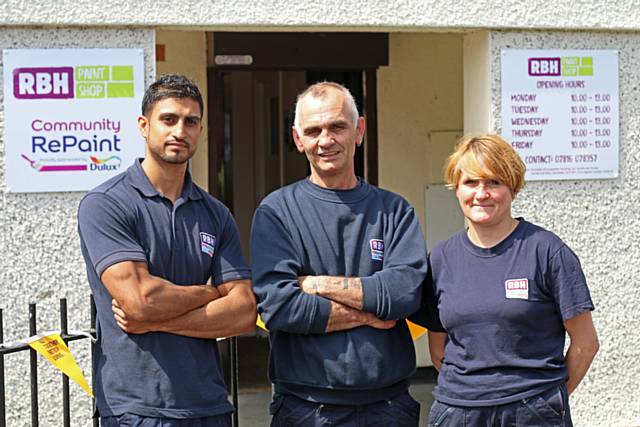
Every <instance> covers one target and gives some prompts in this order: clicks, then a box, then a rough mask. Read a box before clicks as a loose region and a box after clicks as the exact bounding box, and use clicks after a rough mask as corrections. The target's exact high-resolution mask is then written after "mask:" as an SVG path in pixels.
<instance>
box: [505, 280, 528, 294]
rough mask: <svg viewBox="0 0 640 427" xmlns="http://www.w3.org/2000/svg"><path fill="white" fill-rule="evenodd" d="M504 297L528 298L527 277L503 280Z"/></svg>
mask: <svg viewBox="0 0 640 427" xmlns="http://www.w3.org/2000/svg"><path fill="white" fill-rule="evenodd" d="M504 292H505V297H506V298H508V299H529V279H509V280H507V281H506V282H504Z"/></svg>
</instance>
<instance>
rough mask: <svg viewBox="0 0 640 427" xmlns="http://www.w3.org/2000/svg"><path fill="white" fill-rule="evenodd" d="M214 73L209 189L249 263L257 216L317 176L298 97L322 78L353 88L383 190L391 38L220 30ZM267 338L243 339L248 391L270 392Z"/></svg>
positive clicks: (370, 161)
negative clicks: (380, 143)
mask: <svg viewBox="0 0 640 427" xmlns="http://www.w3.org/2000/svg"><path fill="white" fill-rule="evenodd" d="M212 38H213V46H214V49H213V52H212V56H213V58H212V61H211V62H212V63H213V64H214V65H213V66H210V67H209V68H208V72H207V86H208V100H209V101H208V103H209V105H208V107H209V108H208V111H209V117H208V119H209V191H210V192H211V193H212V194H214V195H215V196H216V197H217V198H218V199H219V200H221V201H222V202H223V203H224V204H225V205H227V206H228V207H229V208H230V210H231V211H232V213H233V215H234V217H235V219H236V222H237V224H238V228H239V231H240V238H241V244H242V248H243V251H244V254H245V256H246V257H247V259H248V260H250V253H249V235H250V231H251V221H252V218H253V213H254V211H255V209H256V207H257V206H258V205H259V203H260V201H261V200H262V199H263V198H264V197H265V196H266V195H267V194H269V193H270V192H272V191H274V190H276V189H278V188H280V187H282V186H284V185H287V184H290V183H293V182H295V181H297V180H300V179H303V178H305V177H306V176H308V175H309V173H310V171H309V165H308V162H307V159H306V157H305V156H304V155H303V154H301V153H299V152H298V151H297V149H296V147H295V144H294V142H293V137H292V134H291V127H292V125H293V120H294V114H295V102H296V98H297V95H298V94H299V93H300V92H302V91H303V90H304V89H305V88H306V87H307V86H309V85H311V84H313V83H316V82H319V81H324V80H327V81H334V82H337V83H341V84H343V85H344V86H345V87H347V88H348V89H349V90H350V91H351V93H352V94H353V97H354V99H355V101H356V105H357V106H358V110H359V112H360V114H361V115H363V116H364V117H365V120H366V123H367V127H366V133H365V141H364V144H363V147H362V148H360V149H358V150H357V151H356V158H355V168H356V174H357V175H358V176H361V177H363V178H364V179H366V180H367V181H369V182H370V183H372V184H377V171H378V167H377V164H378V159H377V132H378V129H377V117H376V112H377V106H376V102H377V95H376V91H377V87H376V86H377V85H376V74H377V68H378V67H379V66H381V65H387V62H388V52H387V50H388V46H387V45H388V37H387V35H386V34H366V33H295V34H293V33H213V36H212ZM265 337H266V335H265V334H263V333H262V332H260V331H257V332H256V334H254V335H247V336H243V337H240V338H239V340H238V362H239V373H240V378H239V382H240V386H241V387H249V388H256V387H260V386H261V385H268V384H269V383H268V380H267V361H268V342H267V340H266V339H264V338H265Z"/></svg>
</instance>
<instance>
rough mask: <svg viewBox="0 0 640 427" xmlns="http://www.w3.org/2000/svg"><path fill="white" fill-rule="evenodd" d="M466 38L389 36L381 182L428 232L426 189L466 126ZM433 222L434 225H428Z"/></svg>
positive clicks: (382, 92) (381, 79) (381, 107)
mask: <svg viewBox="0 0 640 427" xmlns="http://www.w3.org/2000/svg"><path fill="white" fill-rule="evenodd" d="M462 41H463V36H462V34H429V33H421V34H400V33H395V34H390V35H389V66H387V67H382V68H380V70H379V71H378V135H379V147H378V150H379V151H378V159H379V161H378V167H379V172H378V177H379V185H380V186H381V187H383V188H386V189H389V190H392V191H394V192H397V193H400V194H402V195H403V196H404V197H405V198H406V199H407V200H408V201H409V202H410V203H411V204H412V205H413V206H414V207H415V209H416V214H417V215H418V218H419V219H420V223H421V225H422V227H423V231H424V228H425V218H426V215H425V187H426V186H427V185H430V184H434V183H441V182H442V178H441V169H442V165H443V164H444V159H445V157H446V155H448V153H449V152H450V151H451V148H452V147H453V145H454V143H455V140H456V136H457V135H459V134H460V132H461V131H462V127H463V115H462V80H463V79H462ZM429 222H430V223H431V221H429Z"/></svg>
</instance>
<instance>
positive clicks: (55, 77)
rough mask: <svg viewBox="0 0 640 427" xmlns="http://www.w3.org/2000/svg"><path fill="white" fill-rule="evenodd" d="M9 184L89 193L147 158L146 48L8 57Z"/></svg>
mask: <svg viewBox="0 0 640 427" xmlns="http://www.w3.org/2000/svg"><path fill="white" fill-rule="evenodd" d="M3 60H4V112H5V126H4V129H5V131H4V143H5V153H6V158H5V165H6V170H5V182H6V185H7V187H9V190H10V191H12V192H50V191H86V190H89V189H91V188H93V187H95V186H96V185H98V184H100V183H101V182H103V181H104V180H106V179H107V178H110V177H112V176H114V175H116V174H118V173H120V172H121V171H122V170H123V169H124V168H126V167H127V166H128V165H130V164H131V163H133V160H134V159H135V158H136V157H140V156H142V155H143V153H144V144H143V142H142V141H141V139H140V136H139V133H138V130H137V127H136V117H137V116H138V114H139V111H140V103H141V101H142V96H143V94H144V75H143V73H144V61H143V51H142V50H141V49H51V50H26V49H25V50H4V51H3Z"/></svg>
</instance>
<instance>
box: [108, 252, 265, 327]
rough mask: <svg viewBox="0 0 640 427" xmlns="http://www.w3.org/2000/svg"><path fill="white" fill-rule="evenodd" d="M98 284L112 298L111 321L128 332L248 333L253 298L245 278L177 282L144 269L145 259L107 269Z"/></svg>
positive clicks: (252, 318) (252, 319) (253, 317)
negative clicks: (217, 282)
mask: <svg viewBox="0 0 640 427" xmlns="http://www.w3.org/2000/svg"><path fill="white" fill-rule="evenodd" d="M102 282H103V283H104V284H105V286H106V287H107V290H108V291H109V293H110V294H111V296H112V297H113V301H112V309H113V313H114V316H115V320H116V323H117V324H118V326H120V328H122V329H123V330H124V331H125V332H127V333H132V334H143V333H146V332H152V331H154V332H169V333H173V334H176V335H184V336H189V337H195V338H218V337H225V336H231V335H237V334H240V333H243V332H248V331H251V330H252V329H253V328H254V327H255V321H256V302H255V297H254V295H253V292H252V290H251V282H250V281H249V280H234V281H229V282H225V283H223V284H221V285H219V286H218V287H217V288H216V287H213V286H209V285H205V284H203V285H192V286H178V285H175V284H173V283H171V282H169V281H167V280H165V279H162V278H160V277H156V276H153V275H151V274H150V273H149V270H148V268H147V264H146V263H144V262H134V261H124V262H120V263H117V264H114V265H112V266H110V267H109V268H107V269H106V270H105V271H104V273H103V274H102Z"/></svg>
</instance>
